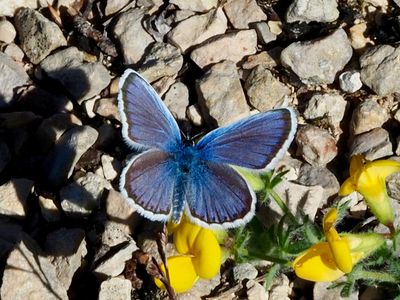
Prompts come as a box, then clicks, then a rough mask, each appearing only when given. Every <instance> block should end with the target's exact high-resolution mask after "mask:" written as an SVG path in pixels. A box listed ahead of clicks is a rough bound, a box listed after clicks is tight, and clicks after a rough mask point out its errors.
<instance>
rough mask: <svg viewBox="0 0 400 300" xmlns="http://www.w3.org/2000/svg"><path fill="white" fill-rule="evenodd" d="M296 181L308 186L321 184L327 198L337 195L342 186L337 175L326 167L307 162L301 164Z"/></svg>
mask: <svg viewBox="0 0 400 300" xmlns="http://www.w3.org/2000/svg"><path fill="white" fill-rule="evenodd" d="M296 182H297V183H299V184H301V185H306V186H315V185H319V186H321V187H323V188H324V198H326V199H327V198H329V197H331V196H333V195H336V194H337V192H338V190H339V188H340V184H339V181H338V180H337V178H336V176H335V175H334V174H333V173H332V172H331V171H329V170H328V169H327V168H326V167H314V166H312V165H309V164H307V163H304V164H302V165H301V168H300V170H299V176H298V177H297V179H296Z"/></svg>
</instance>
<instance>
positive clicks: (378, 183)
mask: <svg viewBox="0 0 400 300" xmlns="http://www.w3.org/2000/svg"><path fill="white" fill-rule="evenodd" d="M396 172H400V163H399V162H397V161H392V160H377V161H373V162H367V163H365V164H364V162H363V158H362V156H361V155H356V156H353V157H352V158H351V162H350V177H349V178H348V179H346V181H345V182H344V183H343V184H342V186H341V187H340V190H339V195H341V196H345V195H348V194H350V193H352V192H354V191H357V192H359V193H360V194H361V195H363V197H364V199H365V202H366V203H367V204H368V207H369V208H370V209H371V211H372V213H373V214H374V215H375V216H376V218H377V219H378V220H379V221H380V222H381V223H382V224H384V225H386V226H388V227H392V226H393V220H394V214H393V208H392V205H391V202H390V199H389V196H388V195H387V192H386V183H385V180H386V177H387V176H389V175H391V174H393V173H396Z"/></svg>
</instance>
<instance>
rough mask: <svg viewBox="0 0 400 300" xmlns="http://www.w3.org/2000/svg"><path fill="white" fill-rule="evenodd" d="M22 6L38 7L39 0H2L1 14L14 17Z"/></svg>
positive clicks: (0, 5)
mask: <svg viewBox="0 0 400 300" xmlns="http://www.w3.org/2000/svg"><path fill="white" fill-rule="evenodd" d="M20 7H29V8H32V9H36V8H37V7H38V6H37V0H12V1H10V0H0V16H7V17H13V16H14V13H15V12H16V11H17V9H18V8H20Z"/></svg>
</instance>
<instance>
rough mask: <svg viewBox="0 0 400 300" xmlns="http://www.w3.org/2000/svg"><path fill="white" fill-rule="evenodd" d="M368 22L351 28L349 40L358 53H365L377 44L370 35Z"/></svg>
mask: <svg viewBox="0 0 400 300" xmlns="http://www.w3.org/2000/svg"><path fill="white" fill-rule="evenodd" d="M368 26H369V25H367V22H365V21H364V22H360V23H358V24H355V25H353V26H351V27H350V29H349V38H350V41H351V46H352V47H353V49H354V50H355V51H357V52H361V51H363V49H365V48H366V47H369V46H373V45H374V44H375V43H374V41H373V40H371V38H370V34H368V30H369V29H368V28H367V27H368Z"/></svg>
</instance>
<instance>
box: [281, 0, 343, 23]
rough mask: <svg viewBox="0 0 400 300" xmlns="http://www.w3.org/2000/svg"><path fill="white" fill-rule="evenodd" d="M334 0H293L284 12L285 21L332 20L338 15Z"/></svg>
mask: <svg viewBox="0 0 400 300" xmlns="http://www.w3.org/2000/svg"><path fill="white" fill-rule="evenodd" d="M337 6H338V4H337V1H336V0H294V1H293V2H292V4H291V5H290V6H289V8H288V10H287V12H286V21H287V22H288V23H293V22H297V21H299V22H306V23H309V22H323V23H325V22H333V21H335V20H337V18H338V17H339V10H338V9H337Z"/></svg>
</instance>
